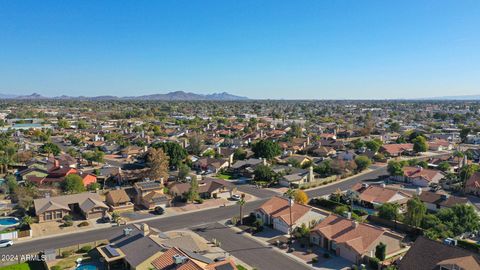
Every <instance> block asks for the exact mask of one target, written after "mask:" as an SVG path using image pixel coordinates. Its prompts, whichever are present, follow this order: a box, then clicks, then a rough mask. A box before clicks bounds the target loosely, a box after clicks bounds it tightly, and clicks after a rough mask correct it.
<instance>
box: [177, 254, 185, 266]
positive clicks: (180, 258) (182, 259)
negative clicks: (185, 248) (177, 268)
mask: <svg viewBox="0 0 480 270" xmlns="http://www.w3.org/2000/svg"><path fill="white" fill-rule="evenodd" d="M187 260H188V258H187V257H185V256H183V255H180V254H175V255H173V261H174V262H175V264H177V265H178V264H183V263H185V262H186V261H187Z"/></svg>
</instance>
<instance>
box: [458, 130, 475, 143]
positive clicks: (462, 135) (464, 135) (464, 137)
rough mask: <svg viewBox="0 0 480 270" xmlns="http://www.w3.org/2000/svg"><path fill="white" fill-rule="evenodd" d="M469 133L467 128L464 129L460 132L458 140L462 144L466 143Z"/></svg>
mask: <svg viewBox="0 0 480 270" xmlns="http://www.w3.org/2000/svg"><path fill="white" fill-rule="evenodd" d="M471 131H472V130H471V129H470V128H468V127H464V128H462V129H461V130H460V139H461V140H462V142H463V143H464V142H466V141H467V136H468V134H469V133H470V132H471Z"/></svg>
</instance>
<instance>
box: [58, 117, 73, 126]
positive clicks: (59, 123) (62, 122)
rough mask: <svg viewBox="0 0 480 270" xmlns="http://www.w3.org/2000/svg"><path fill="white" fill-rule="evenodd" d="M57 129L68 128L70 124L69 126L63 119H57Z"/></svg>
mask: <svg viewBox="0 0 480 270" xmlns="http://www.w3.org/2000/svg"><path fill="white" fill-rule="evenodd" d="M58 127H60V128H69V127H70V124H69V123H68V121H67V120H65V119H59V120H58Z"/></svg>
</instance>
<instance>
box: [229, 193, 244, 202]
mask: <svg viewBox="0 0 480 270" xmlns="http://www.w3.org/2000/svg"><path fill="white" fill-rule="evenodd" d="M231 198H232V200H234V201H240V199H241V198H242V197H240V195H238V194H233V195H232V197H231Z"/></svg>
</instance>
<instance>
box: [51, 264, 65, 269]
mask: <svg viewBox="0 0 480 270" xmlns="http://www.w3.org/2000/svg"><path fill="white" fill-rule="evenodd" d="M50 270H62V267H60V266H58V265H54V266H52V267H51V268H50Z"/></svg>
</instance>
